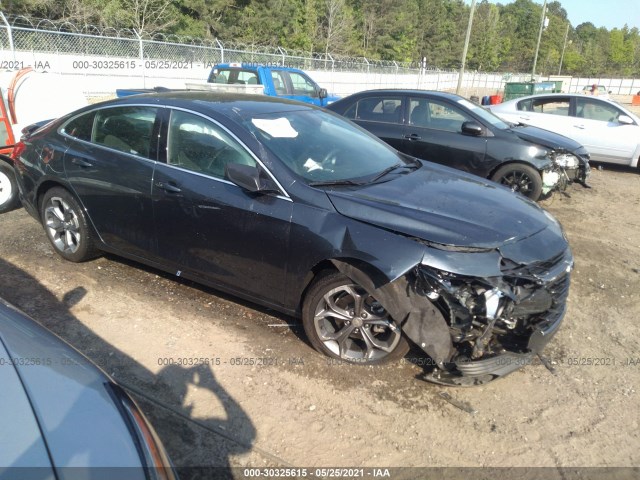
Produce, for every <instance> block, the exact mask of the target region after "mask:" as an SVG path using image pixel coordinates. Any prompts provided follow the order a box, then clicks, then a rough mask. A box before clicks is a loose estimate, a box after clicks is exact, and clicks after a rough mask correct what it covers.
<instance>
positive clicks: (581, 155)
mask: <svg viewBox="0 0 640 480" xmlns="http://www.w3.org/2000/svg"><path fill="white" fill-rule="evenodd" d="M550 156H551V158H552V160H553V169H552V170H551V172H553V175H552V176H554V177H555V176H558V181H557V183H556V187H557V188H558V190H560V191H564V190H565V189H566V188H567V186H568V185H569V184H571V183H573V182H577V183H579V184H581V185H582V186H583V187H587V188H588V184H587V181H588V179H589V176H590V175H591V167H590V165H589V153H588V152H587V150H586V149H585V148H584V147H582V148H581V149H578V150H576V151H575V152H568V151H565V150H561V149H559V150H556V151H553V152H551V154H550ZM544 183H545V182H544V176H543V193H547V192H545V191H544V189H545V188H544Z"/></svg>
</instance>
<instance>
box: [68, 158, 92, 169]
mask: <svg viewBox="0 0 640 480" xmlns="http://www.w3.org/2000/svg"><path fill="white" fill-rule="evenodd" d="M71 163H73V164H74V165H78V166H79V167H93V163H89V162H87V161H86V160H83V159H81V158H77V157H76V158H74V159H73V160H71Z"/></svg>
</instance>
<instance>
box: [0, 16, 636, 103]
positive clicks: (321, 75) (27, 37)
mask: <svg viewBox="0 0 640 480" xmlns="http://www.w3.org/2000/svg"><path fill="white" fill-rule="evenodd" d="M224 62H238V63H240V62H250V63H258V64H266V65H279V66H288V67H295V68H300V69H303V70H305V71H307V72H308V73H309V74H310V75H311V77H312V78H314V80H316V81H317V82H318V83H319V84H320V85H322V86H323V87H326V88H327V89H328V90H329V91H331V92H332V93H334V94H336V95H341V96H344V95H349V94H351V93H354V92H356V91H360V90H365V89H371V88H420V89H435V90H449V91H454V90H455V89H456V86H457V83H458V72H457V71H453V70H441V69H437V68H433V67H431V66H429V65H427V64H426V63H407V62H394V61H382V60H372V59H368V58H365V57H345V56H341V55H333V54H324V53H314V52H302V51H292V50H286V49H284V48H281V47H265V46H257V45H244V44H237V43H234V42H230V41H224V42H223V41H221V40H218V39H214V40H201V39H194V38H189V37H183V36H177V35H163V34H156V35H154V36H153V37H149V36H146V35H140V34H138V32H136V31H134V30H129V29H115V28H103V29H100V28H98V27H96V26H93V25H74V24H72V23H69V22H60V23H54V22H51V21H50V20H33V19H29V18H26V17H20V16H13V17H11V16H9V17H7V16H5V15H4V14H2V13H1V12H0V70H7V69H8V70H17V69H20V68H24V67H32V68H34V69H35V70H39V71H48V72H51V73H55V74H60V75H64V76H65V78H66V79H68V80H69V81H70V82H71V81H73V82H77V83H78V85H79V88H82V91H84V92H85V93H86V94H87V95H88V96H107V95H113V94H114V92H115V89H117V88H141V87H146V88H150V87H155V86H164V87H169V88H184V86H185V83H193V82H205V81H206V79H207V78H208V74H209V71H210V70H211V67H212V66H213V65H215V64H217V63H224ZM528 80H530V75H529V74H503V73H486V72H470V71H467V72H465V74H464V76H463V82H462V91H461V92H460V93H461V94H462V95H464V96H483V95H490V94H497V93H500V92H501V91H502V90H503V89H504V84H505V82H508V81H510V82H526V81H528ZM591 83H598V84H603V85H605V86H607V87H608V88H609V87H610V88H612V89H613V90H614V91H613V92H612V93H614V94H623V95H628V94H631V93H636V92H637V91H638V90H639V89H640V81H637V80H628V81H627V80H605V79H589V80H587V79H584V80H579V81H578V82H577V83H576V82H573V81H570V82H565V89H566V87H569V88H570V90H569V91H574V90H575V89H579V88H582V86H583V84H585V85H586V84H591Z"/></svg>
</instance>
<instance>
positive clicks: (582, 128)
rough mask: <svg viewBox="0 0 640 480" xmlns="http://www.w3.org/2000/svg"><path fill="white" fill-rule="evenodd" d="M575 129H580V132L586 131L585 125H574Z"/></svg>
mask: <svg viewBox="0 0 640 480" xmlns="http://www.w3.org/2000/svg"><path fill="white" fill-rule="evenodd" d="M574 127H576V128H579V129H580V130H584V129H585V126H584V125H574Z"/></svg>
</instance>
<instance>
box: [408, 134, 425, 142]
mask: <svg viewBox="0 0 640 480" xmlns="http://www.w3.org/2000/svg"><path fill="white" fill-rule="evenodd" d="M404 138H406V139H407V140H411V141H415V140H421V139H422V137H421V136H420V135H418V134H417V133H412V134H411V135H405V136H404Z"/></svg>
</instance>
